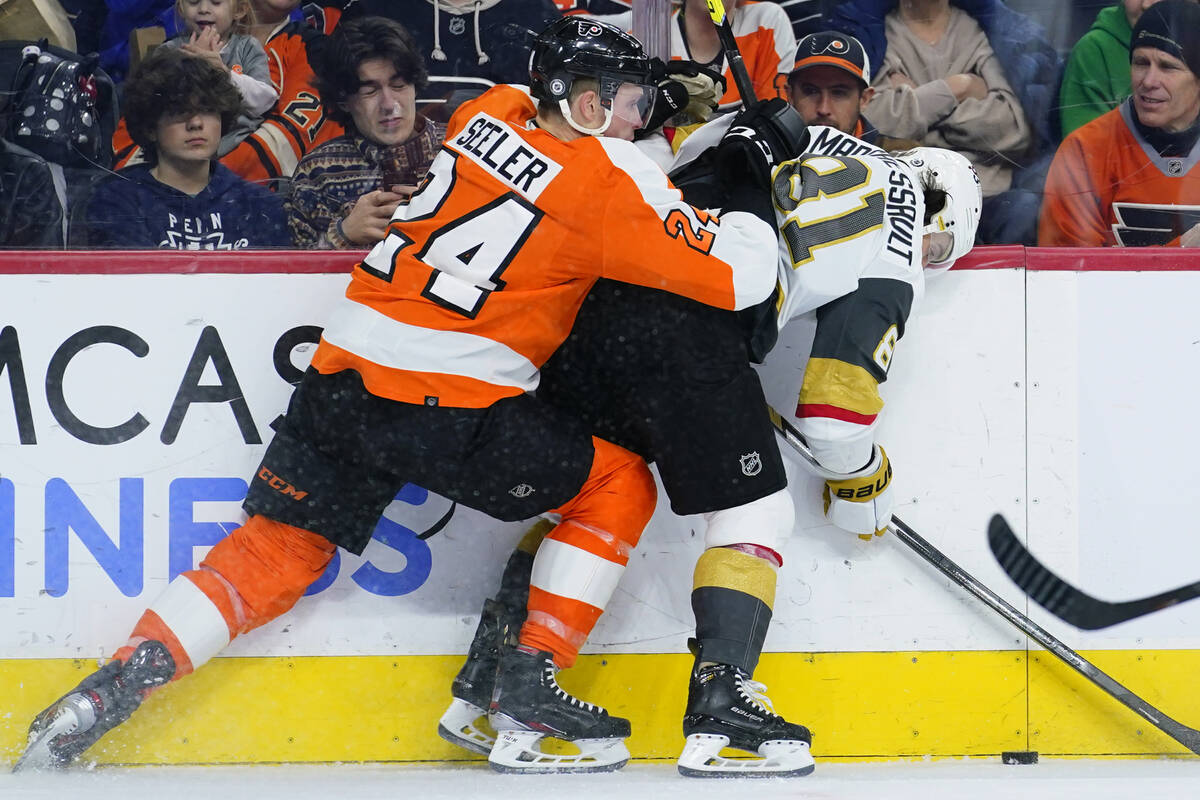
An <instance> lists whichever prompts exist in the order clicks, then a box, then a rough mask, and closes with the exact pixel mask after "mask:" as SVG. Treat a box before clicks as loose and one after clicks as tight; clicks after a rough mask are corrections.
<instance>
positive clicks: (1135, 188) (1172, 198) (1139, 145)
mask: <svg viewBox="0 0 1200 800" xmlns="http://www.w3.org/2000/svg"><path fill="white" fill-rule="evenodd" d="M1131 113H1132V112H1131V111H1130V107H1129V102H1128V101H1126V102H1124V103H1122V104H1121V105H1120V106H1118V107H1117V108H1115V109H1113V110H1112V111H1109V112H1108V113H1107V114H1104V115H1103V116H1100V117H1097V118H1096V119H1094V120H1092V121H1091V122H1089V123H1088V124H1086V125H1084V126H1083V127H1081V128H1077V129H1076V130H1075V131H1073V132H1072V133H1071V135H1069V136H1068V137H1067V138H1066V140H1065V141H1064V142H1063V143H1062V145H1061V146H1060V147H1059V148H1058V153H1056V154H1055V156H1054V163H1053V164H1051V166H1050V173H1049V175H1047V177H1046V194H1045V199H1044V200H1043V201H1042V217H1041V223H1040V225H1039V227H1038V244H1039V245H1041V246H1043V247H1101V246H1106V245H1109V246H1111V245H1118V246H1125V247H1139V246H1145V245H1178V244H1179V237H1180V235H1181V234H1183V233H1184V232H1186V231H1187V230H1189V229H1190V228H1192V227H1193V226H1195V225H1197V224H1200V166H1198V165H1200V142H1197V143H1196V144H1194V145H1193V146H1192V149H1191V151H1190V152H1188V153H1187V154H1184V155H1179V156H1162V155H1159V154H1158V153H1157V152H1156V151H1155V150H1154V148H1153V147H1151V146H1150V144H1149V143H1148V142H1146V141H1145V140H1144V139H1143V138H1142V136H1141V135H1140V134H1139V133H1138V131H1137V128H1136V127H1135V125H1134V122H1133V120H1132V118H1131Z"/></svg>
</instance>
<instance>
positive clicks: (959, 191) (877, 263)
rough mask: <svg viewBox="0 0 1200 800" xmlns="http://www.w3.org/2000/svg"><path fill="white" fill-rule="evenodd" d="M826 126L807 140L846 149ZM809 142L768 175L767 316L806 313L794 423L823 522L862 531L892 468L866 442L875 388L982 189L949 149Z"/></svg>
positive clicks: (875, 414) (888, 504)
mask: <svg viewBox="0 0 1200 800" xmlns="http://www.w3.org/2000/svg"><path fill="white" fill-rule="evenodd" d="M831 130H832V129H824V131H815V133H816V134H817V135H814V136H813V142H814V143H817V144H818V146H822V145H823V146H825V147H826V148H828V149H829V150H831V151H836V150H839V149H845V147H846V143H845V142H840V141H839V139H838V138H837V137H831V136H822V134H823V133H824V132H825V131H831ZM839 137H845V134H839ZM846 138H848V139H852V137H846ZM853 141H854V142H857V141H858V140H853ZM860 144H861V143H860ZM812 150H813V148H812V147H811V146H810V152H809V153H808V154H806V155H804V156H803V157H801V158H798V159H795V160H794V161H790V162H786V163H784V164H783V165H781V166H780V167H779V169H777V170H776V171H775V173H774V183H773V192H774V202H775V205H776V209H777V211H778V214H779V233H780V236H779V248H780V258H779V271H780V286H779V289H780V296H779V299H778V304H777V319H776V321H777V326H778V328H782V327H783V326H784V325H785V324H787V323H788V322H790V321H792V320H794V319H796V318H798V317H800V316H802V315H807V314H812V315H815V316H816V320H817V325H816V333H815V336H814V340H813V346H812V351H811V353H810V354H809V358H808V362H807V364H806V366H805V371H804V379H803V382H802V384H801V386H800V391H799V396H798V399H797V403H796V409H795V414H796V418H797V428H798V429H799V431H800V432H801V434H802V435H803V436H804V438H805V440H806V441H807V443H808V445H809V447H810V448H811V449H812V452H813V455H814V456H816V458H817V461H818V462H819V464H820V466H821V467H822V468H823V470H824V471H823V472H822V473H821V477H823V478H825V480H826V486H825V491H824V505H825V513H826V516H827V517H828V519H829V521H830V522H832V523H833V524H834V525H836V526H838V527H839V528H842V529H845V530H850V531H853V532H855V533H858V534H859V535H860V536H863V537H864V538H870V536H871V535H872V534H874V535H882V534H883V532H884V530H885V528H886V527H887V524H888V522H889V521H890V519H891V515H892V495H891V477H892V467H891V464H890V463H889V461H888V458H887V454H886V453H885V452H884V450H883V448H882V447H880V446H879V445H878V444H876V443H875V441H874V433H875V429H876V427H877V423H878V420H879V413H880V411H881V410H882V408H883V401H882V399H881V398H880V396H879V391H878V386H879V384H880V383H882V382H883V381H885V380H886V379H887V372H888V368H889V367H890V366H891V362H892V358H893V356H894V352H895V347H896V343H897V342H898V341H899V339H900V337H901V336H903V335H904V328H905V325H906V323H907V321H908V319H909V317H910V316H911V314H912V313H913V312H914V310H915V309H916V307H917V306H918V305H919V303H920V301H921V299H922V297H923V296H924V292H925V279H926V276H927V275H929V274H931V273H934V272H942V271H945V270H947V269H949V268H950V267H951V266H952V265H953V264H954V262H955V261H956V260H957V259H958V258H960V257H962V256H963V255H965V254H966V253H967V252H969V251H970V249H971V247H972V246H973V245H974V242H975V231H976V229H977V227H978V224H979V215H980V211H981V209H982V204H983V195H982V191H981V188H980V184H979V178H978V176H977V175H976V174H975V170H974V169H973V168H972V167H971V164H970V162H969V161H968V160H967V159H966V158H965V157H964V156H962V155H960V154H958V153H955V152H952V151H950V150H944V149H941V148H931V147H918V148H915V149H913V150H908V151H905V152H903V153H899V154H896V155H895V156H892V155H888V154H886V153H884V152H883V151H880V150H877V149H872V150H873V151H872V152H860V153H859V154H857V155H822V154H819V151H816V152H811V151H812Z"/></svg>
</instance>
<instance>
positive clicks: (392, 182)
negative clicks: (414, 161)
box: [379, 155, 417, 192]
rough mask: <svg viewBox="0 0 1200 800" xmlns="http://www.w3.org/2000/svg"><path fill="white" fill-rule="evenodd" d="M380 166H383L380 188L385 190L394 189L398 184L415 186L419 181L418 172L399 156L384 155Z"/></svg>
mask: <svg viewBox="0 0 1200 800" xmlns="http://www.w3.org/2000/svg"><path fill="white" fill-rule="evenodd" d="M380 166H381V167H382V168H383V180H382V181H381V182H380V187H379V188H381V189H383V190H384V191H385V192H390V191H393V187H396V186H415V185H416V183H417V175H416V172H415V171H414V170H413V169H412V168H411V167H410V166H409V165H408V163H407V162H406V161H405V160H404V159H402V158H399V157H398V156H393V155H386V156H384V158H383V161H382V162H381V164H380Z"/></svg>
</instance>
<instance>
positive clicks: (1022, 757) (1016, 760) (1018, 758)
mask: <svg viewBox="0 0 1200 800" xmlns="http://www.w3.org/2000/svg"><path fill="white" fill-rule="evenodd" d="M1000 760H1001V761H1003V762H1004V763H1005V764H1036V763H1038V754H1037V751H1035V750H1005V751H1004V752H1003V753H1001V754H1000Z"/></svg>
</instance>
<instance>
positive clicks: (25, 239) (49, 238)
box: [0, 139, 63, 249]
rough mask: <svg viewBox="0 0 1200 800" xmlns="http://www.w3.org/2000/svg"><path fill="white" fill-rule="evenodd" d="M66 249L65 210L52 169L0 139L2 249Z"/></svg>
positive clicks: (37, 158) (43, 162)
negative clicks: (64, 234)
mask: <svg viewBox="0 0 1200 800" xmlns="http://www.w3.org/2000/svg"><path fill="white" fill-rule="evenodd" d="M62 246H63V207H62V202H61V201H60V199H59V191H58V190H56V189H55V186H54V178H53V176H52V174H51V171H50V165H49V164H47V163H46V160H45V159H43V158H42V157H41V156H39V155H36V154H34V153H31V152H29V151H28V150H26V149H24V148H22V147H17V146H16V145H15V144H12V143H10V142H7V141H5V140H3V139H0V247H13V248H27V249H37V248H57V247H62Z"/></svg>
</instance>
